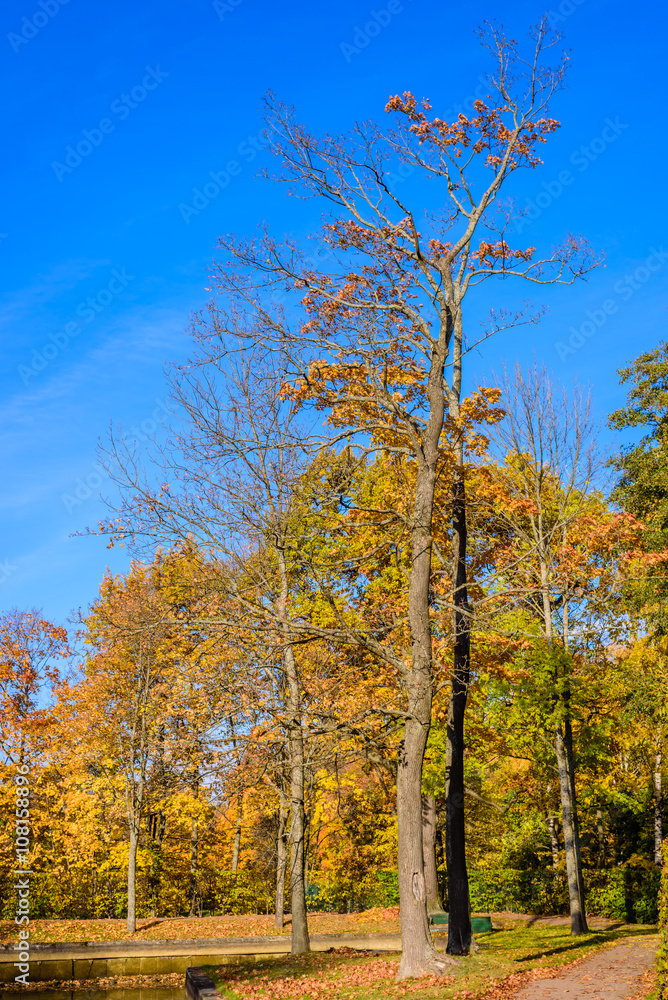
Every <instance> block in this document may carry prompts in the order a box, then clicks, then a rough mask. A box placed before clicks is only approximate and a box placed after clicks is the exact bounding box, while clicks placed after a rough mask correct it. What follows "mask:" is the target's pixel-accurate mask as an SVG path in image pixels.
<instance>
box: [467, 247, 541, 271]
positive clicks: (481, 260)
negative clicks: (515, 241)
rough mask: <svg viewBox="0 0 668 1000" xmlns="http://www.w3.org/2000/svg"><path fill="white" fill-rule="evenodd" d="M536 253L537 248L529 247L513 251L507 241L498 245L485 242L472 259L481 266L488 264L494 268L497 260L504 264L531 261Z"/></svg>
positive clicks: (473, 254)
mask: <svg viewBox="0 0 668 1000" xmlns="http://www.w3.org/2000/svg"><path fill="white" fill-rule="evenodd" d="M535 252H536V248H535V247H527V249H526V250H511V249H510V247H509V246H508V244H507V243H506V242H505V240H499V241H498V242H497V243H487V242H485V240H483V241H482V242H481V244H480V246H479V247H478V249H477V250H474V251H473V253H472V254H471V257H473V258H474V259H475V260H477V261H478V264H480V265H481V266H482V265H484V264H488V265H489V266H491V267H493V266H494V262H495V261H497V260H500V261H501V262H502V264H505V263H506V262H508V261H512V260H524V261H530V260H531V259H532V257H533V255H534V254H535ZM469 266H470V267H471V268H472V269H474V268H475V265H474V264H471V265H469Z"/></svg>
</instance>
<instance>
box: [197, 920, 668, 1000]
mask: <svg viewBox="0 0 668 1000" xmlns="http://www.w3.org/2000/svg"><path fill="white" fill-rule="evenodd" d="M655 935H656V928H655V927H643V926H639V925H637V924H634V925H624V926H619V927H615V928H613V929H610V930H604V931H594V932H592V933H590V934H586V935H583V936H582V937H578V938H573V937H571V934H570V930H569V928H568V927H566V926H558V927H554V926H549V925H546V924H536V923H533V924H532V923H531V922H530V921H514V922H512V923H511V922H510V921H507V922H505V926H504V929H503V930H497V931H493V932H492V933H491V934H484V935H480V936H479V943H480V950H479V951H478V952H477V953H476V954H473V955H471V956H470V957H468V958H464V959H458V960H457V961H456V965H455V966H454V967H452V968H449V969H448V970H447V972H448V975H447V976H445V977H444V978H440V979H436V978H434V977H430V978H428V979H422V980H410V981H405V982H401V983H395V981H394V979H395V976H396V973H397V969H398V967H399V956H398V955H379V954H378V953H375V954H360V953H356V952H350V951H349V950H348V949H341V950H340V951H337V952H334V953H322V952H321V953H312V954H310V955H306V956H296V957H292V956H286V957H285V958H277V959H271V960H266V961H263V962H260V963H257V965H255V966H254V967H250V966H249V965H247V964H240V965H236V966H229V965H228V966H217V967H215V968H213V969H211V970H210V974H211V975H212V977H213V978H214V980H215V981H216V983H217V985H218V986H219V988H220V989H221V991H222V993H223V995H224V996H226V997H229V998H230V1000H265V998H269V997H271V998H272V1000H273V998H276V1000H302V998H304V1000H325V998H327V1000H381V998H394V997H404V996H411V997H415V998H416V1000H436V998H438V1000H449V998H455V997H460V998H475V997H478V996H482V995H484V994H486V993H489V992H490V991H493V994H494V997H495V998H496V997H503V995H504V992H506V989H505V988H504V987H503V986H502V985H501V984H504V983H505V984H506V987H507V988H508V989H512V990H515V989H517V988H518V987H519V986H521V985H522V983H523V981H524V980H525V979H529V978H539V977H542V976H543V975H549V973H550V970H553V969H557V970H558V969H559V968H560V967H562V966H564V965H566V964H568V963H571V962H574V961H576V960H579V959H582V958H586V957H587V956H588V955H590V954H592V952H594V951H596V950H598V949H600V948H601V947H602V946H604V945H606V944H609V943H614V942H619V941H623V940H627V939H631V938H637V939H643V938H651V937H652V936H655ZM442 940H443V942H445V939H444V938H442ZM509 977H512V978H509ZM499 987H501V988H499Z"/></svg>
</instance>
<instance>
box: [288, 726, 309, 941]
mask: <svg viewBox="0 0 668 1000" xmlns="http://www.w3.org/2000/svg"><path fill="white" fill-rule="evenodd" d="M290 797H291V822H290V912H291V913H292V949H291V950H292V954H293V955H301V954H303V953H304V952H307V951H310V950H311V942H310V939H309V933H308V917H307V914H306V886H305V885H304V741H303V738H302V733H301V729H299V730H297V731H294V732H293V733H292V735H291V738H290Z"/></svg>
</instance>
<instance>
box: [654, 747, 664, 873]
mask: <svg viewBox="0 0 668 1000" xmlns="http://www.w3.org/2000/svg"><path fill="white" fill-rule="evenodd" d="M656 747H657V749H656V758H655V762H654V863H655V864H657V865H661V863H662V855H661V844H662V841H663V788H662V785H661V764H662V753H661V751H662V746H661V730H660V729H659V730H658V732H657V741H656Z"/></svg>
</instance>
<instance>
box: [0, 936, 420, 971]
mask: <svg viewBox="0 0 668 1000" xmlns="http://www.w3.org/2000/svg"><path fill="white" fill-rule="evenodd" d="M337 947H338V948H342V947H349V948H354V949H356V950H367V949H371V950H380V951H399V950H401V935H400V934H380V933H379V934H374V933H370V934H313V935H311V948H312V950H313V951H327V949H328V948H337ZM290 948H291V938H290V935H289V934H285V935H282V936H281V937H248V938H197V939H194V940H185V939H177V938H175V939H173V940H169V939H167V940H164V941H163V940H160V941H151V942H146V941H116V942H115V941H95V942H90V943H86V944H79V943H76V942H58V943H57V944H56V945H52V944H49V943H38V942H35V944H31V945H30V952H31V960H32V961H48V960H50V959H51V960H61V959H63V960H64V959H88V960H90V961H92V960H95V959H102V958H109V959H111V958H130V957H133V958H148V957H152V956H153V957H156V958H158V957H165V956H171V957H177V956H179V955H181V956H183V955H211V954H219V955H247V954H257V953H260V952H263V953H266V954H277V955H280V954H287V953H288V952H289V951H290ZM15 957H16V955H15V946H14V945H9V946H6V945H5V946H3V947H2V948H1V949H0V964H4V963H6V962H13V961H14V959H15Z"/></svg>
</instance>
